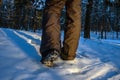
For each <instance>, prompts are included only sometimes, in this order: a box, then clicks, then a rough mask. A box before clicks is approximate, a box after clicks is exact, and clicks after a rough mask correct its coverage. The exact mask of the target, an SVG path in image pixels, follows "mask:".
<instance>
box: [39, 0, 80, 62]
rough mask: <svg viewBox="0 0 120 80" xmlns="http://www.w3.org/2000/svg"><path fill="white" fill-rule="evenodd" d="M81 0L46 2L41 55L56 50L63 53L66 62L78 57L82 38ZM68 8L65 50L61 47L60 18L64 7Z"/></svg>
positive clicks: (51, 0) (49, 0) (53, 0)
mask: <svg viewBox="0 0 120 80" xmlns="http://www.w3.org/2000/svg"><path fill="white" fill-rule="evenodd" d="M80 2H81V0H46V6H45V9H44V12H43V20H42V27H43V32H42V42H41V48H40V51H41V54H42V56H43V57H44V56H45V55H47V54H45V52H46V51H49V50H52V49H55V50H57V51H59V53H61V57H62V58H63V59H64V60H73V59H74V58H75V56H76V49H77V47H78V42H79V36H80V29H81V26H80V23H81V21H80V19H81V18H80V15H81V9H80V8H81V7H80ZM64 6H65V8H66V24H65V30H64V41H63V48H62V51H61V46H60V16H61V11H62V9H63V7H64Z"/></svg>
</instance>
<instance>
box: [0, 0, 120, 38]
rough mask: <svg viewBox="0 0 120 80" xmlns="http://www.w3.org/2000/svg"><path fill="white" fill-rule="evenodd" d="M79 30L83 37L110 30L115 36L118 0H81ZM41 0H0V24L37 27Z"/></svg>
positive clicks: (119, 13)
mask: <svg viewBox="0 0 120 80" xmlns="http://www.w3.org/2000/svg"><path fill="white" fill-rule="evenodd" d="M81 4H82V20H81V21H82V31H84V38H90V37H91V34H90V33H91V32H94V33H96V34H97V35H99V38H105V39H106V38H107V36H108V33H109V32H112V33H113V34H116V36H114V35H111V36H112V37H113V38H115V37H116V38H119V32H120V0H82V3H81ZM44 6H45V2H44V0H0V26H3V27H9V28H13V29H22V30H32V31H34V32H35V31H36V30H37V29H40V28H41V27H42V26H41V19H42V11H43V9H44ZM65 16H66V14H65V9H63V11H62V13H61V19H60V21H61V27H62V29H63V28H64V27H65V25H64V23H65Z"/></svg>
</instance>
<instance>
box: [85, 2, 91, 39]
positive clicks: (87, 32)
mask: <svg viewBox="0 0 120 80" xmlns="http://www.w3.org/2000/svg"><path fill="white" fill-rule="evenodd" d="M92 5H93V0H88V4H87V10H86V17H85V26H84V38H90V19H91V17H90V15H91V12H92Z"/></svg>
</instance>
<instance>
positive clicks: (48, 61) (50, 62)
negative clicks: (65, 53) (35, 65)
mask: <svg viewBox="0 0 120 80" xmlns="http://www.w3.org/2000/svg"><path fill="white" fill-rule="evenodd" d="M58 57H59V53H58V52H57V51H56V50H53V51H51V52H49V54H48V55H47V56H46V57H43V58H42V59H41V63H42V64H44V65H45V66H47V67H52V66H54V61H56V60H57V59H58Z"/></svg>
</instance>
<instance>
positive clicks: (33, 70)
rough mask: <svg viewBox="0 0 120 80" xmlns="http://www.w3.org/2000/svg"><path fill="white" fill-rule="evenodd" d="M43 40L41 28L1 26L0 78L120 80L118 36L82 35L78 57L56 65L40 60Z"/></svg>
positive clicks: (9, 79) (60, 61) (22, 79)
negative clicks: (38, 30) (112, 38)
mask: <svg viewBox="0 0 120 80" xmlns="http://www.w3.org/2000/svg"><path fill="white" fill-rule="evenodd" d="M61 38H62V39H63V33H62V36H61ZM40 42H41V31H40V32H39V33H33V32H27V31H19V30H12V29H5V28H0V72H1V73H0V80H120V62H119V61H120V41H119V40H116V41H115V40H98V39H95V38H92V39H84V38H82V37H81V38H80V43H79V47H78V49H77V52H76V54H77V56H76V59H75V60H74V61H72V62H69V61H62V60H59V61H58V62H57V63H58V67H53V68H47V67H45V66H43V65H42V64H41V63H40V59H41V55H40V53H39V48H40Z"/></svg>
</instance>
